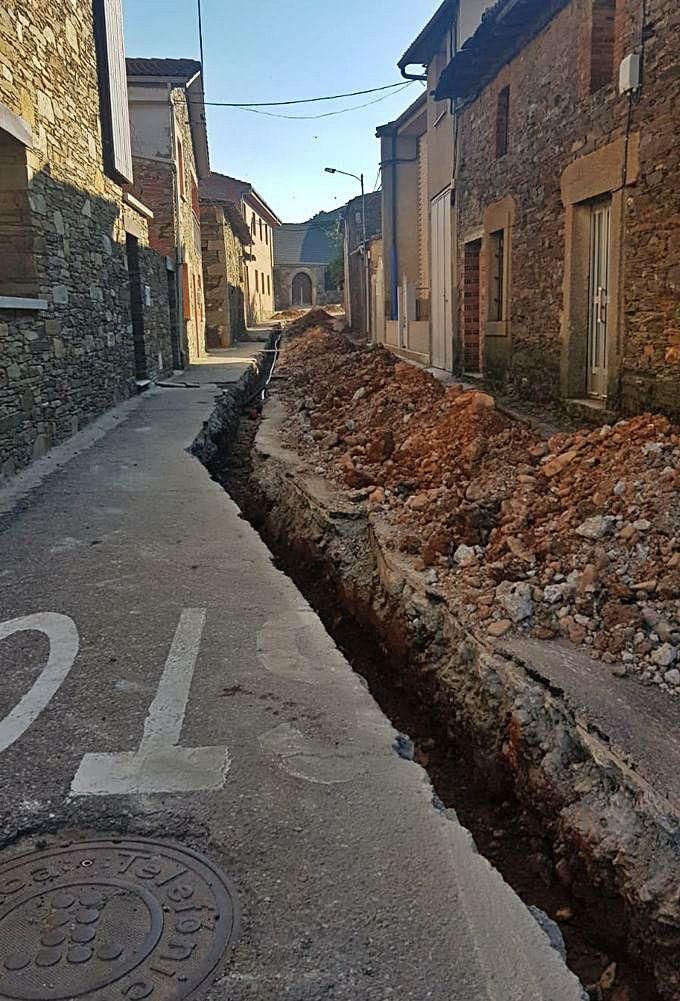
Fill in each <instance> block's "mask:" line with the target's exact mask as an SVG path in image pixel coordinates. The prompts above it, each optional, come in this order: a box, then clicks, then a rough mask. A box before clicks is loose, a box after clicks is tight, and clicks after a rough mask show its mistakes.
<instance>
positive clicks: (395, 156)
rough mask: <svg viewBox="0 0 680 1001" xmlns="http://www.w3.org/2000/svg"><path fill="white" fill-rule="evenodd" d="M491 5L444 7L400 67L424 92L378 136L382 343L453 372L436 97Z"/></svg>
mask: <svg viewBox="0 0 680 1001" xmlns="http://www.w3.org/2000/svg"><path fill="white" fill-rule="evenodd" d="M491 6H493V4H492V3H491V2H490V0H445V2H444V3H442V4H441V5H440V6H439V7H438V8H437V10H436V11H435V13H434V15H433V17H432V18H431V19H430V21H429V22H428V23H427V24H426V25H425V27H424V28H423V30H422V31H421V33H420V34H419V35H418V37H417V38H416V39H415V40H414V41H413V42H412V43H411V45H410V46H409V47H408V49H407V50H406V52H405V53H404V55H403V56H402V57H401V59H400V60H399V62H398V66H399V69H400V70H401V73H402V75H403V76H404V77H405V78H406V79H409V80H418V81H421V82H422V83H424V84H425V85H426V91H425V93H424V94H422V95H421V97H420V98H418V100H417V101H415V102H414V104H413V105H412V106H411V107H410V108H408V109H407V110H406V111H405V112H404V114H403V115H401V116H400V117H399V118H398V119H396V120H395V121H393V122H389V123H388V124H387V125H383V126H381V127H380V128H379V129H378V133H377V135H378V138H379V139H380V143H381V167H382V190H383V235H384V246H383V253H384V271H385V294H386V300H385V311H386V321H385V338H386V342H387V343H388V344H389V345H390V346H391V347H392V348H393V349H394V350H396V351H398V352H399V353H401V354H403V355H404V356H405V357H408V358H411V359H413V360H416V361H419V362H422V363H424V364H428V365H432V366H434V367H436V368H441V369H445V370H447V371H451V370H452V369H453V367H454V365H455V364H456V362H457V359H456V357H455V353H454V352H455V349H456V341H455V338H454V322H455V317H456V314H457V290H456V284H455V273H454V257H455V254H454V239H455V232H454V205H455V198H456V194H455V177H454V174H455V160H456V155H457V146H458V136H457V121H456V117H455V115H454V109H453V106H452V103H451V102H450V101H449V100H447V99H445V98H441V97H435V90H436V88H437V84H438V83H439V79H440V77H441V74H442V72H443V70H444V69H445V68H446V66H447V65H448V63H449V62H450V60H451V58H452V57H453V56H454V55H455V53H456V52H458V50H459V49H460V47H461V45H462V44H463V43H464V42H465V41H466V40H467V39H468V38H469V37H470V36H471V35H472V34H474V32H475V30H476V28H477V26H478V25H479V23H480V21H481V19H482V15H483V14H484V12H485V11H486V10H487V9H488V8H490V7H491Z"/></svg>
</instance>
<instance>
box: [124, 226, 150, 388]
mask: <svg viewBox="0 0 680 1001" xmlns="http://www.w3.org/2000/svg"><path fill="white" fill-rule="evenodd" d="M125 253H126V256H127V266H128V279H129V282H130V311H131V313H132V340H133V346H134V352H135V378H136V379H137V380H138V381H142V380H145V379H148V377H149V373H148V368H147V364H146V345H145V343H144V300H143V297H142V277H141V273H140V269H139V241H138V239H137V237H136V236H132V234H131V233H126V234H125Z"/></svg>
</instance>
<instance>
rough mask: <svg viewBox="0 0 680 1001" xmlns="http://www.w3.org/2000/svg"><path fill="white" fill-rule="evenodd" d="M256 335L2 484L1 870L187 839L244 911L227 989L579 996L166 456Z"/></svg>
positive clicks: (521, 999)
mask: <svg viewBox="0 0 680 1001" xmlns="http://www.w3.org/2000/svg"><path fill="white" fill-rule="evenodd" d="M261 350H262V345H256V344H248V345H241V346H239V347H237V348H236V349H230V351H229V352H224V353H222V352H221V353H219V355H216V354H213V355H211V356H210V358H209V359H207V360H206V362H205V364H201V365H198V366H194V367H192V369H190V370H189V371H188V372H187V373H186V374H185V376H184V377H183V378H181V379H179V380H178V381H179V382H185V383H186V384H187V385H189V386H191V385H194V386H198V388H180V387H175V388H168V389H157V390H154V391H153V392H151V393H150V394H149V395H147V396H144V397H142V398H140V400H139V401H137V402H136V404H135V405H134V406H130V407H128V408H127V409H126V410H124V412H123V413H122V415H119V419H114V418H110V420H109V424H108V425H107V426H106V429H105V431H103V432H102V435H101V436H99V437H98V436H97V435H96V434H95V435H93V436H92V435H91V437H90V439H87V440H81V442H80V443H78V442H76V443H75V446H74V447H72V449H71V453H70V457H69V455H64V454H62V456H61V459H59V457H57V459H56V460H55V461H53V463H52V465H51V466H49V467H43V472H44V477H43V479H42V482H41V483H40V482H39V481H38V480H35V479H34V480H33V481H31V482H30V483H26V482H24V486H23V490H22V491H19V492H18V493H17V492H16V491H15V493H14V504H13V502H12V501H11V498H10V500H9V501H8V500H7V497H6V498H5V509H6V511H7V512H8V513H6V514H5V516H4V520H3V523H2V531H1V533H0V589H1V590H0V608H1V614H0V810H1V815H2V829H1V830H0V838H1V843H2V845H3V846H4V851H3V852H2V853H1V854H0V867H1V866H2V865H3V864H5V863H6V862H7V860H8V859H10V858H12V856H13V854H14V853H17V852H19V851H25V850H27V846H28V847H31V846H33V845H36V844H38V843H42V844H44V843H45V842H47V843H48V844H50V843H51V839H52V837H53V836H54V837H56V836H57V835H59V836H60V837H62V839H63V836H64V833H66V832H71V833H72V832H85V833H87V834H89V835H91V834H92V833H93V832H94V833H97V834H102V833H107V834H111V832H116V833H125V832H128V833H134V834H136V835H145V836H149V837H151V836H153V837H156V838H162V839H170V840H172V839H174V840H176V841H178V842H181V843H182V844H184V845H187V846H189V847H191V848H193V849H195V850H197V851H202V852H204V853H205V854H207V855H209V856H210V857H211V858H212V859H213V860H214V861H215V862H216V863H217V864H218V865H219V866H221V867H222V869H223V870H224V871H225V872H226V873H227V874H228V875H229V876H230V877H231V878H232V879H233V881H234V883H235V885H236V888H237V892H238V896H239V899H240V905H241V909H242V912H243V932H242V936H241V940H240V942H239V943H238V944H237V946H236V949H235V951H234V953H233V956H232V957H231V959H230V961H229V964H228V966H227V967H226V968H225V969H224V970H223V972H222V975H221V978H220V979H219V980H218V982H217V983H216V984H215V985H214V987H213V988H212V992H211V994H212V997H215V998H220V999H222V998H223V999H225V1001H226V999H229V1001H265V999H266V1001H273V999H274V998H276V999H282V998H291V999H292V1001H317V999H319V1001H321V999H327V998H334V999H336V1001H350V999H351V1001H359V999H361V1001H386V999H389V998H395V999H396V998H400V999H402V1001H425V999H434V1001H452V999H456V1001H473V999H474V1001H481V999H488V1001H580V999H581V998H582V997H583V995H582V992H581V989H580V987H579V985H578V984H577V982H576V980H575V978H573V977H572V976H571V974H569V973H568V971H567V970H566V969H565V968H564V966H563V965H562V962H561V960H560V958H559V956H558V954H557V952H555V951H554V950H553V949H552V948H551V947H550V945H549V944H548V940H547V938H546V936H545V935H544V933H543V931H542V930H541V929H540V928H539V926H538V924H536V922H535V921H534V919H533V917H531V915H530V914H529V912H528V911H527V909H526V908H525V907H524V905H523V904H522V903H521V902H520V901H519V899H518V898H517V897H516V896H515V895H514V893H513V892H512V891H511V890H510V889H509V888H508V887H507V885H506V884H505V883H504V882H503V881H502V879H501V877H500V876H499V875H498V874H497V873H496V872H495V871H493V870H492V869H491V868H490V867H489V865H488V863H487V862H486V861H485V860H484V859H482V858H481V857H480V856H479V855H477V854H476V852H475V850H474V847H473V845H472V843H471V839H470V837H469V835H468V834H467V832H466V831H464V830H463V829H462V828H461V827H460V825H459V824H458V823H457V821H456V819H455V816H454V815H453V814H452V813H451V812H449V813H448V814H447V813H443V812H441V811H440V810H438V809H437V808H436V806H435V805H434V804H433V799H432V790H431V788H430V786H429V783H428V781H427V777H426V775H425V773H424V772H423V771H422V770H421V769H420V768H419V767H418V766H417V765H415V764H414V763H412V762H409V761H406V760H403V759H402V758H401V757H399V756H398V754H397V753H396V751H395V746H394V745H395V736H396V735H395V733H394V731H393V730H392V728H391V726H390V724H389V722H388V721H387V720H386V719H385V717H384V716H383V715H382V714H381V712H380V711H379V709H378V708H377V706H376V705H375V703H374V702H373V700H372V698H371V697H370V695H369V694H368V693H367V691H366V689H365V687H364V685H363V684H362V682H361V680H360V679H359V678H358V676H357V675H355V674H354V673H353V672H352V670H351V668H350V667H349V665H348V664H347V663H346V661H345V660H344V658H343V657H342V656H341V654H340V653H339V652H338V650H337V649H336V647H335V646H334V644H333V643H332V641H331V640H330V638H329V637H328V635H327V634H326V632H325V631H324V629H323V627H322V625H321V623H320V622H319V620H318V619H317V617H316V615H315V614H314V613H313V612H312V611H311V610H310V608H309V606H308V605H307V604H306V602H305V601H304V600H303V598H302V597H301V595H300V594H299V592H298V591H297V590H296V588H295V587H294V585H293V584H292V583H291V581H290V580H289V579H288V578H286V577H285V576H283V574H281V573H279V572H278V571H277V570H276V569H275V567H274V566H273V565H272V560H271V556H270V554H269V552H268V550H267V549H266V548H265V546H264V545H263V543H262V542H261V541H260V539H259V538H258V536H257V535H256V534H255V532H254V531H253V530H252V529H251V528H250V527H249V526H248V525H247V524H246V523H245V522H244V521H243V520H242V519H241V517H240V515H239V512H238V510H237V508H236V507H235V505H234V504H233V503H232V502H231V500H230V499H229V498H228V497H227V496H226V495H225V494H224V492H223V491H222V490H221V489H220V488H219V486H218V485H217V484H215V483H214V482H212V481H211V479H210V477H209V475H208V473H207V472H206V471H205V470H204V469H203V467H202V466H200V465H199V463H198V462H197V461H196V460H195V459H194V458H193V457H192V456H191V455H190V454H189V452H188V451H187V449H188V448H189V447H190V446H191V444H192V441H193V439H194V437H195V435H196V434H197V433H198V432H199V431H200V429H201V426H202V425H203V424H204V422H205V421H207V419H208V418H209V416H210V415H211V413H212V412H213V409H214V406H215V398H216V396H217V395H219V393H220V392H221V391H222V390H223V389H224V386H225V385H228V384H235V385H236V387H237V386H238V380H239V379H242V378H243V377H244V375H245V373H247V372H248V371H249V368H250V366H252V365H253V363H254V358H255V356H257V354H258V352H259V351H261ZM227 391H230V390H227ZM52 458H53V459H55V457H54V456H53V457H52ZM60 463H61V464H60ZM18 498H20V499H19V502H18V505H17V503H16V502H17V499H18ZM1 507H2V505H1V504H0V508H1ZM29 617H30V618H29ZM15 620H21V621H19V622H17V621H15ZM48 639H49V644H48ZM48 652H49V653H50V656H49V659H48ZM46 661H47V664H48V667H47V668H46V667H45V664H46ZM38 679H40V684H38V685H36V684H35V683H36V681H37V680H38ZM21 835H26V836H27V837H26V838H22V839H21V841H20V842H19V843H16V839H17V838H18V837H19V836H21ZM76 836H77V835H76ZM0 889H1V887H0ZM1 958H2V957H1V956H0V959H1ZM152 989H153V988H152ZM129 996H133V995H132V994H130V995H129ZM138 996H139V997H142V996H144V997H146V996H147V995H141V994H140V995H138ZM166 996H168V995H166ZM169 996H170V997H173V996H174V995H173V994H172V992H170V995H169Z"/></svg>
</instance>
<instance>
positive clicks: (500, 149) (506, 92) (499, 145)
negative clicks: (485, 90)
mask: <svg viewBox="0 0 680 1001" xmlns="http://www.w3.org/2000/svg"><path fill="white" fill-rule="evenodd" d="M509 134H510V88H509V87H503V90H501V92H500V93H499V95H498V102H497V105H496V159H499V158H500V157H501V156H505V154H506V153H507V152H508V138H509Z"/></svg>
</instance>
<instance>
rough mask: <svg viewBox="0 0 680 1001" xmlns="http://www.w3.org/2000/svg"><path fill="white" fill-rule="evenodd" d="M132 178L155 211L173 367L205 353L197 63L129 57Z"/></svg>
mask: <svg viewBox="0 0 680 1001" xmlns="http://www.w3.org/2000/svg"><path fill="white" fill-rule="evenodd" d="M126 63H127V89H128V103H129V114H130V126H131V134H132V164H133V172H134V180H133V183H132V185H131V188H130V190H131V191H132V192H133V194H134V195H135V196H136V197H137V198H139V199H140V201H142V202H143V203H144V204H147V205H149V207H150V208H151V209H152V210H153V220H152V222H151V224H150V227H149V236H150V241H151V246H152V247H153V248H154V250H156V251H157V252H158V253H159V254H162V255H164V256H165V258H166V261H167V270H168V275H167V278H166V282H167V285H168V289H169V295H170V298H171V304H172V313H173V337H174V341H175V356H176V359H175V361H176V364H177V366H178V367H183V365H184V364H186V363H187V362H192V361H195V360H196V359H197V358H200V357H201V356H202V355H203V354H204V353H205V350H206V342H205V297H204V291H203V260H202V247H201V231H200V203H199V195H198V186H199V183H200V181H201V180H202V179H203V178H205V177H207V175H208V174H209V172H210V166H209V161H208V141H207V133H206V128H205V109H204V105H203V83H202V79H201V66H200V63H198V62H196V61H194V60H192V59H128V60H127V61H126Z"/></svg>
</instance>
